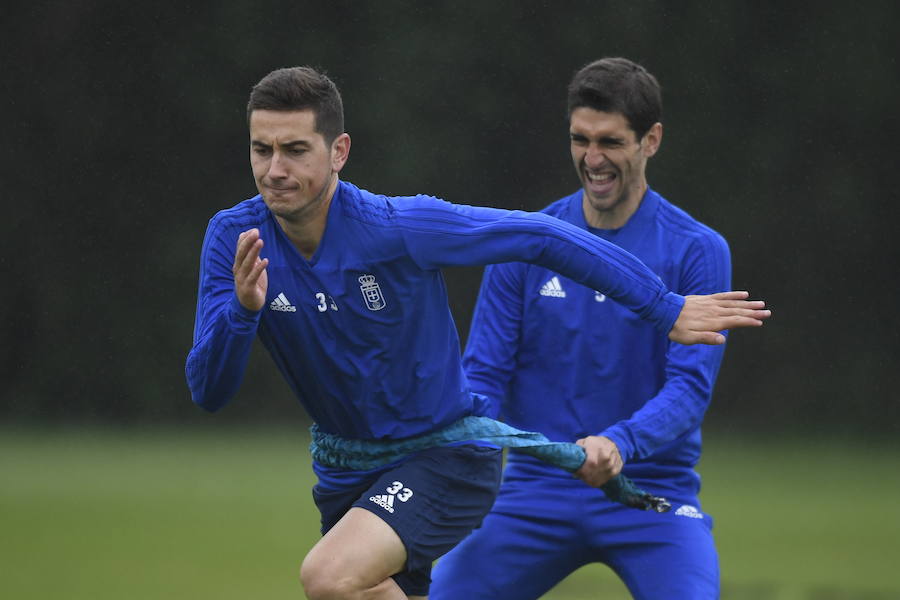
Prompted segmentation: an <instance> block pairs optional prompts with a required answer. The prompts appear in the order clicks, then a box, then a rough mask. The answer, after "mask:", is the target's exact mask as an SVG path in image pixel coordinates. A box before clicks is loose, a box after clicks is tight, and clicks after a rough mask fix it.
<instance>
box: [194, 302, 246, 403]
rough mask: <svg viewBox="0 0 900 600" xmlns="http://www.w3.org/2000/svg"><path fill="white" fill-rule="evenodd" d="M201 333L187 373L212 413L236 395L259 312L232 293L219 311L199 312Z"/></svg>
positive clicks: (199, 398)
mask: <svg viewBox="0 0 900 600" xmlns="http://www.w3.org/2000/svg"><path fill="white" fill-rule="evenodd" d="M197 319H198V327H197V328H196V330H197V332H198V333H197V335H196V338H195V340H194V345H193V347H192V348H191V351H190V353H189V354H188V359H187V365H186V368H185V374H186V376H187V382H188V387H189V388H190V390H191V398H192V399H193V401H194V403H195V404H197V405H198V406H201V407H202V408H204V409H206V410H208V411H210V412H212V411H216V410H218V409H220V408H222V407H223V406H224V405H225V404H227V403H228V401H229V400H231V398H232V397H233V396H234V394H235V393H236V392H237V390H238V388H239V387H240V384H241V381H242V380H243V376H244V370H245V369H246V366H247V360H248V358H249V356H250V348H251V347H252V345H253V339H254V338H255V337H256V330H257V326H258V323H259V313H258V312H254V311H249V310H247V309H246V308H244V307H243V306H241V305H240V303H239V302H238V301H237V298H236V297H234V296H232V297H231V300H230V301H229V302H227V303H225V304H224V305H223V306H221V307H220V308H219V309H218V310H215V311H211V312H209V313H207V314H205V315H201V314H198V316H197Z"/></svg>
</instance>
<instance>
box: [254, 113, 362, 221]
mask: <svg viewBox="0 0 900 600" xmlns="http://www.w3.org/2000/svg"><path fill="white" fill-rule="evenodd" d="M349 150H350V137H349V136H348V135H347V134H346V133H342V134H341V135H339V136H337V137H336V138H335V139H334V141H333V142H331V144H327V143H326V142H325V138H324V137H322V134H320V133H318V132H316V116H315V113H314V112H313V111H312V110H298V111H277V110H254V111H253V112H252V113H251V115H250V166H251V167H252V169H253V178H254V180H256V188H257V189H258V190H259V193H260V194H262V197H263V199H264V200H265V202H266V206H268V207H269V210H271V211H272V213H273V214H274V215H275V216H276V217H278V218H279V219H281V220H284V221H286V222H288V223H292V224H301V223H303V222H305V221H308V220H310V219H312V218H314V217H315V216H316V215H318V214H319V213H320V212H321V209H322V208H327V206H328V203H329V202H330V200H331V196H332V195H333V193H334V189H335V187H337V174H338V173H339V172H340V170H341V169H342V168H343V166H344V164H345V163H346V162H347V156H348V153H349Z"/></svg>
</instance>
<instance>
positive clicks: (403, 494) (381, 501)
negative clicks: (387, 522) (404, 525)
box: [369, 481, 413, 513]
mask: <svg viewBox="0 0 900 600" xmlns="http://www.w3.org/2000/svg"><path fill="white" fill-rule="evenodd" d="M384 491H386V492H387V494H376V495H374V496H369V501H370V502H374V503H375V504H377V505H378V506H380V507H381V508H383V509H384V510H386V511H388V512H389V513H393V512H394V498H396V499H397V500H399V501H400V502H406V501H407V500H409V499H410V498H412V497H413V491H412V490H411V489H409V488H408V487H403V482H402V481H395V482H393V483H391V485H389V486H388V487H387V488H385V490H384Z"/></svg>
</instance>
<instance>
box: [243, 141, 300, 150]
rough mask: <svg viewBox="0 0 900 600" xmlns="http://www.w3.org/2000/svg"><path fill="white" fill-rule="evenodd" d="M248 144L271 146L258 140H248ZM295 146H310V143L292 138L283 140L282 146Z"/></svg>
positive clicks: (262, 146)
mask: <svg viewBox="0 0 900 600" xmlns="http://www.w3.org/2000/svg"><path fill="white" fill-rule="evenodd" d="M250 145H252V146H259V147H261V148H271V147H272V146H271V145H270V144H266V143H263V142H261V141H259V140H250ZM297 146H302V147H304V148H311V147H312V145H311V144H310V143H309V142H307V141H306V140H294V141H293V142H285V143H284V144H282V147H284V148H289V149H290V148H295V147H297Z"/></svg>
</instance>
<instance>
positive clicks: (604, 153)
mask: <svg viewBox="0 0 900 600" xmlns="http://www.w3.org/2000/svg"><path fill="white" fill-rule="evenodd" d="M569 138H570V150H571V153H572V162H573V163H574V165H575V170H576V171H577V172H578V178H579V179H580V180H581V185H582V187H583V188H584V193H583V201H582V204H583V208H584V216H585V220H586V221H587V223H588V225H590V226H591V227H597V228H603V229H616V228H619V227H622V226H623V225H624V224H625V223H626V222H627V221H628V219H629V218H630V217H631V215H633V214H634V212H635V211H636V210H637V208H638V206H639V205H640V203H641V198H643V196H644V192H645V191H646V190H647V179H646V173H645V171H646V167H647V159H648V158H650V157H651V156H653V155H654V154H656V151H657V150H658V149H659V144H660V142H661V141H662V125H661V124H660V123H656V124H654V125H653V126H652V127H651V128H650V130H649V131H648V132H647V133H646V135H644V137H643V139H641V140H638V139H637V136H636V135H635V133H634V130H633V129H632V128H631V126H630V125H629V123H628V120H627V119H626V118H625V117H624V116H623V115H622V114H621V113H608V112H604V111H599V110H594V109H593V108H588V107H585V106H581V107H578V108H576V109H574V110H573V111H572V114H571V116H570V118H569Z"/></svg>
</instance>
